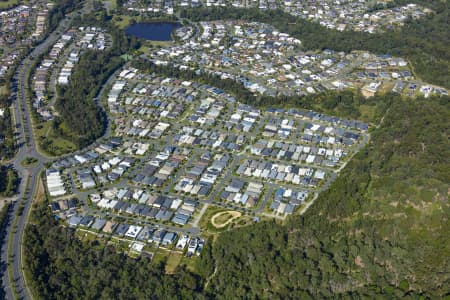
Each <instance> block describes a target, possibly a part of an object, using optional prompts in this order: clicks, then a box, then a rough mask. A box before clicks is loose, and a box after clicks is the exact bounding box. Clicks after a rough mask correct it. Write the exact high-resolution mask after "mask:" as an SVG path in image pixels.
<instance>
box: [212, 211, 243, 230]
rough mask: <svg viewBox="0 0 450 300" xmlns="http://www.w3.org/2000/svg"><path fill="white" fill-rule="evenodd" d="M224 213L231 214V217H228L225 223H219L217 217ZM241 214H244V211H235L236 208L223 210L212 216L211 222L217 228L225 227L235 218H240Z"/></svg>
mask: <svg viewBox="0 0 450 300" xmlns="http://www.w3.org/2000/svg"><path fill="white" fill-rule="evenodd" d="M224 214H230V215H231V218H230V219H228V220H227V221H226V222H225V223H222V224H217V223H216V219H217V218H218V217H220V216H222V215H224ZM241 215H242V213H240V212H238V211H234V210H227V211H222V212H219V213H217V214H215V215H214V216H213V217H212V218H211V224H212V225H213V226H214V227H216V228H223V227H225V226H227V225H228V224H230V223H231V222H233V221H234V220H235V219H237V218H239V217H240V216H241Z"/></svg>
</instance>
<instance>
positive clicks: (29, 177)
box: [1, 5, 89, 299]
mask: <svg viewBox="0 0 450 300" xmlns="http://www.w3.org/2000/svg"><path fill="white" fill-rule="evenodd" d="M88 7H89V6H88V5H85V6H84V7H83V10H86V9H89V8H88ZM72 15H73V14H69V15H67V16H66V17H65V18H64V19H63V20H62V21H61V22H60V24H59V25H58V27H57V29H56V30H55V31H54V32H52V33H51V34H50V35H49V36H48V37H47V38H46V39H45V40H44V41H43V42H42V43H41V44H39V45H38V46H36V47H35V48H34V49H33V50H32V52H31V53H30V54H29V55H28V56H27V57H26V58H25V59H24V60H23V61H22V63H21V65H20V66H19V68H18V70H17V72H16V74H15V75H14V79H13V82H12V86H13V88H15V89H17V98H16V99H15V101H14V104H13V107H14V119H15V120H16V124H15V126H16V136H17V144H18V146H19V150H18V152H17V154H16V156H15V158H14V163H13V164H14V167H15V169H16V170H17V172H18V173H19V175H20V178H21V183H20V186H19V194H18V196H17V199H18V201H15V203H14V207H13V209H12V211H11V212H10V221H9V224H8V228H7V233H6V237H5V240H4V241H5V242H4V243H3V244H2V253H1V261H2V265H4V266H5V269H4V270H2V284H3V289H4V291H5V297H6V299H15V295H14V293H13V287H12V286H11V284H14V285H15V286H16V290H17V293H18V295H17V296H18V298H19V299H31V295H30V291H29V289H28V287H27V286H26V285H25V280H24V276H23V269H22V263H23V262H22V247H21V242H22V239H23V234H24V229H25V225H26V223H27V219H28V215H29V212H30V208H31V205H32V198H33V193H34V191H35V189H36V186H37V183H38V180H37V179H38V176H39V173H40V172H41V170H43V166H44V164H45V163H47V162H49V161H51V158H49V157H46V156H43V155H42V154H41V153H39V151H38V148H37V146H36V141H35V139H34V135H33V128H32V126H33V124H32V120H31V111H30V110H29V106H30V105H31V104H30V103H27V98H26V97H25V91H26V87H27V83H26V78H27V76H28V74H30V72H32V61H33V59H35V58H36V57H38V56H39V55H41V54H42V53H44V52H45V51H47V50H48V49H49V48H50V47H51V46H52V45H53V44H54V43H55V42H56V41H57V40H58V39H59V38H60V37H61V35H62V34H63V33H64V32H66V31H67V30H68V29H69V27H70V24H71V18H72ZM26 157H34V158H36V159H37V160H38V163H37V164H36V165H34V166H33V167H31V168H25V167H23V166H22V165H21V162H22V161H23V160H24V159H25V158H26ZM27 181H28V183H29V184H28V188H27V187H26V183H27ZM22 199H23V200H22ZM20 203H23V204H24V209H23V212H22V214H21V215H19V216H16V214H17V211H18V209H19V206H20ZM14 219H15V220H14ZM14 221H15V222H16V226H14V228H13V223H14ZM11 236H12V249H9V247H8V241H9V240H10V238H11ZM10 250H11V252H10ZM25 251H26V249H25ZM8 259H9V260H10V262H11V264H12V277H10V274H9V272H8V271H7V269H6V266H7V264H8Z"/></svg>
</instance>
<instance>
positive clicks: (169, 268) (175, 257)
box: [165, 252, 183, 274]
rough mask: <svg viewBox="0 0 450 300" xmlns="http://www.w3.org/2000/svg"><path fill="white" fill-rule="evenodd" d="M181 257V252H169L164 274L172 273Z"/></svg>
mask: <svg viewBox="0 0 450 300" xmlns="http://www.w3.org/2000/svg"><path fill="white" fill-rule="evenodd" d="M182 258H183V253H180V252H171V253H170V255H169V257H168V258H167V262H166V266H165V267H166V274H174V273H175V270H176V269H177V267H178V265H179V264H180V262H181V259H182Z"/></svg>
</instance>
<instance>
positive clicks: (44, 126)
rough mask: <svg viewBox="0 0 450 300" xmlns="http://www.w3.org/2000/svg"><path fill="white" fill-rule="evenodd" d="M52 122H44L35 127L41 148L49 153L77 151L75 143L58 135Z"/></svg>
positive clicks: (58, 153)
mask: <svg viewBox="0 0 450 300" xmlns="http://www.w3.org/2000/svg"><path fill="white" fill-rule="evenodd" d="M51 124H52V123H51V122H42V123H39V124H37V125H36V127H35V134H36V138H37V140H38V141H39V148H40V150H41V151H42V152H45V153H47V154H49V155H61V154H65V153H69V152H73V151H75V150H76V146H75V144H74V143H72V142H71V141H68V140H66V139H64V138H62V137H59V136H57V135H56V133H55V132H54V129H53V128H52V126H51Z"/></svg>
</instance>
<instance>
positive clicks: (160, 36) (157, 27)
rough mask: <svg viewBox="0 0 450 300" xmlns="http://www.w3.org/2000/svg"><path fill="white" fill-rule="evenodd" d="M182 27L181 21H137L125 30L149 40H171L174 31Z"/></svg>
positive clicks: (129, 33) (127, 32)
mask: <svg viewBox="0 0 450 300" xmlns="http://www.w3.org/2000/svg"><path fill="white" fill-rule="evenodd" d="M180 27H181V24H180V23H173V22H155V23H136V24H133V25H130V26H128V27H127V29H126V30H125V32H126V34H128V35H132V36H134V37H137V38H142V39H146V40H149V41H171V40H172V32H173V31H174V30H175V29H177V28H180Z"/></svg>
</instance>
